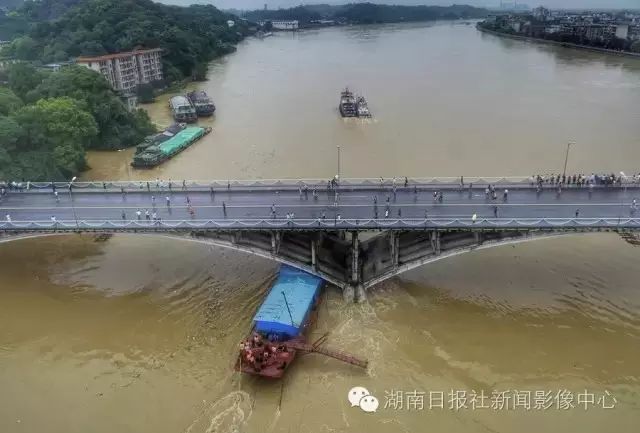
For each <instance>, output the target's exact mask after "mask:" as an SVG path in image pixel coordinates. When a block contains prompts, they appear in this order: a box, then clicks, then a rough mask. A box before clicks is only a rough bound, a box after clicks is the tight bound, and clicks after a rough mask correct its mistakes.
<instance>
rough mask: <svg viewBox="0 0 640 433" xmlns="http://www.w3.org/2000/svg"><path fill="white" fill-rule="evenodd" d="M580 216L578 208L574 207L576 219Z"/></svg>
mask: <svg viewBox="0 0 640 433" xmlns="http://www.w3.org/2000/svg"><path fill="white" fill-rule="evenodd" d="M579 216H580V209H576V219H577V218H578V217H579Z"/></svg>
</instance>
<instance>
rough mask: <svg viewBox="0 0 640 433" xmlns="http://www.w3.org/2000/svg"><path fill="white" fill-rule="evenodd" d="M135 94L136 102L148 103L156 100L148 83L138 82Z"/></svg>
mask: <svg viewBox="0 0 640 433" xmlns="http://www.w3.org/2000/svg"><path fill="white" fill-rule="evenodd" d="M136 94H137V95H138V102H140V103H142V104H148V103H150V102H153V101H155V100H156V97H155V95H154V94H153V86H152V85H151V84H148V83H147V84H140V85H139V86H138V88H137V89H136Z"/></svg>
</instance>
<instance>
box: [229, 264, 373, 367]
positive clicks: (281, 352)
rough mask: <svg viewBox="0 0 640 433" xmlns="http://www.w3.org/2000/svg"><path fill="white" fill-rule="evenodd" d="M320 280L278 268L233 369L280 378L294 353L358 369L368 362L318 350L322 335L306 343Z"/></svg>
mask: <svg viewBox="0 0 640 433" xmlns="http://www.w3.org/2000/svg"><path fill="white" fill-rule="evenodd" d="M323 283H324V282H323V280H322V279H320V278H318V277H316V276H314V275H311V274H308V273H306V272H304V271H300V270H298V269H295V268H292V267H290V266H286V265H282V266H281V267H280V271H279V273H278V278H277V279H276V281H275V283H274V284H273V286H272V287H271V290H270V291H269V294H268V295H267V297H266V299H265V300H264V302H263V303H262V305H261V306H260V309H259V310H258V312H257V313H256V315H255V316H254V318H253V330H252V332H251V333H250V335H249V336H248V337H247V338H246V339H245V340H244V341H242V342H241V343H240V347H239V353H238V358H237V360H236V364H235V369H236V370H237V371H241V372H243V373H247V374H251V375H255V376H262V377H267V378H272V379H278V378H281V377H282V376H283V375H284V372H285V370H286V369H287V368H288V367H289V366H290V365H291V363H292V362H293V360H294V359H295V357H296V355H297V354H298V353H300V354H304V353H311V352H314V353H320V354H323V355H325V356H329V357H332V358H335V359H338V360H341V361H344V362H347V363H349V364H352V365H356V366H358V367H362V368H367V365H368V362H367V361H365V360H360V359H358V358H355V357H353V356H351V355H348V354H346V353H342V352H337V351H333V350H329V349H326V348H324V347H321V345H322V343H323V342H324V340H325V339H326V335H324V336H323V337H321V338H320V339H318V340H317V341H316V342H314V343H313V344H308V343H307V340H306V336H305V334H307V332H308V330H309V328H310V326H311V325H312V324H313V322H314V321H315V318H316V317H317V310H318V304H319V301H320V291H321V289H322V286H323Z"/></svg>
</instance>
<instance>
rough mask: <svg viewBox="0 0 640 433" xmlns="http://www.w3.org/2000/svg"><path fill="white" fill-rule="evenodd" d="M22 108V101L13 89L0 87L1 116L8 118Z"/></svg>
mask: <svg viewBox="0 0 640 433" xmlns="http://www.w3.org/2000/svg"><path fill="white" fill-rule="evenodd" d="M20 107H22V101H21V100H20V98H18V97H17V96H16V94H15V93H13V92H12V91H11V89H7V88H6V87H0V115H2V116H7V115H9V114H11V113H13V112H14V111H16V110H17V109H18V108H20Z"/></svg>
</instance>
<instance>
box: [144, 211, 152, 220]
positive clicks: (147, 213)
mask: <svg viewBox="0 0 640 433" xmlns="http://www.w3.org/2000/svg"><path fill="white" fill-rule="evenodd" d="M144 218H145V219H146V220H147V221H151V214H149V209H145V210H144Z"/></svg>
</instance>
